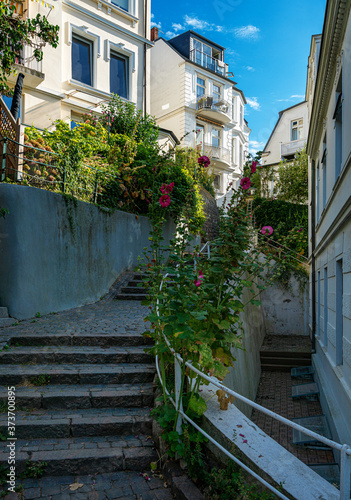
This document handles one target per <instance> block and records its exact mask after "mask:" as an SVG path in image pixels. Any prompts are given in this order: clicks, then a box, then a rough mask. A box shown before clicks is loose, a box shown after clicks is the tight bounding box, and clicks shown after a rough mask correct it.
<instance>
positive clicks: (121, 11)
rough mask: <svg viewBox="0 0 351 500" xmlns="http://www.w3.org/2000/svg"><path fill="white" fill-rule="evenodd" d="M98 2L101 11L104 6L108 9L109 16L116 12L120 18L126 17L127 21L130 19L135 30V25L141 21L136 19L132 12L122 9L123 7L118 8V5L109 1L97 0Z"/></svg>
mask: <svg viewBox="0 0 351 500" xmlns="http://www.w3.org/2000/svg"><path fill="white" fill-rule="evenodd" d="M96 2H97V4H98V9H99V10H102V6H104V7H106V8H107V13H108V14H111V13H112V12H115V13H116V14H119V15H120V16H122V17H125V18H126V19H128V20H129V21H130V22H131V23H132V25H133V28H134V26H135V24H136V23H137V22H138V21H139V19H138V18H137V17H135V16H134V15H133V14H131V13H130V12H127V11H126V10H124V9H122V8H121V7H118V5H114V4H113V3H111V2H108V1H107V0H96Z"/></svg>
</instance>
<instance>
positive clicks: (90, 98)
mask: <svg viewBox="0 0 351 500" xmlns="http://www.w3.org/2000/svg"><path fill="white" fill-rule="evenodd" d="M127 1H128V0H121V1H120V5H124V4H125V7H126V8H127V9H128V11H127V10H124V9H123V8H120V7H118V6H117V5H116V3H117V2H115V3H112V2H110V1H108V0H100V1H97V0H96V1H95V0H94V1H91V2H84V1H81V0H58V1H56V2H54V1H52V7H53V8H52V9H51V10H50V8H49V7H48V6H47V3H45V5H42V4H41V3H36V2H29V1H27V6H26V9H27V13H28V16H29V17H34V16H36V14H38V13H40V14H41V15H48V13H49V12H50V14H49V16H48V20H49V21H50V22H51V23H52V24H57V25H59V27H60V32H59V38H60V42H59V46H58V47H57V48H56V49H54V48H52V47H48V46H47V47H45V48H44V57H43V62H42V64H41V67H40V68H38V69H40V72H37V73H36V80H35V81H34V79H33V75H29V72H28V71H27V72H26V71H25V74H26V76H25V79H24V109H23V110H22V121H23V122H24V123H26V124H29V125H31V124H34V125H35V126H37V127H39V128H47V127H50V126H51V125H52V122H53V121H54V120H56V119H64V120H67V121H69V120H71V118H73V119H77V117H79V115H82V114H83V113H86V112H89V110H93V111H96V112H99V111H101V108H100V106H99V104H101V103H102V102H103V101H105V102H106V101H108V100H109V99H110V98H111V91H113V90H116V89H117V88H118V89H121V88H123V87H125V89H123V90H122V91H119V92H118V93H120V95H121V96H122V97H123V98H124V99H126V100H128V101H131V102H133V103H135V104H136V105H137V107H138V108H139V109H143V106H144V96H143V88H144V85H143V83H144V56H145V54H144V47H145V46H146V47H147V50H146V94H147V95H146V105H147V111H149V110H150V70H149V66H150V64H149V58H150V55H149V48H150V47H151V46H152V43H151V42H150V41H149V40H147V39H146V38H145V33H146V34H147V38H149V33H150V15H151V14H150V3H148V7H147V11H146V28H145V4H146V1H145V0H136V1H135V2H133V1H132V0H129V2H128V3H129V5H127ZM77 47H80V49H79V50H78V49H77ZM82 47H83V51H82ZM73 53H74V54H73ZM83 53H85V55H86V57H84V58H81V55H82V54H83ZM78 54H79V55H78ZM111 56H112V57H111ZM116 57H117V58H118V59H116ZM89 62H90V65H91V71H89V70H88V69H87V66H88V65H89ZM26 64H27V65H29V63H26ZM117 65H119V67H118V69H117ZM124 71H125V76H124V74H123V72H124ZM32 73H33V71H32ZM117 73H118V78H119V80H118V81H117V80H116V79H115V80H114V85H110V74H112V75H114V74H115V75H117ZM13 80H14V79H13ZM116 85H117V86H116ZM116 93H117V92H116ZM73 115H74V116H73Z"/></svg>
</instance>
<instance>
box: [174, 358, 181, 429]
mask: <svg viewBox="0 0 351 500" xmlns="http://www.w3.org/2000/svg"><path fill="white" fill-rule="evenodd" d="M174 377H175V402H176V409H177V410H178V408H179V410H180V411H181V412H182V411H183V403H182V394H181V389H182V368H181V366H180V363H179V361H178V359H177V358H174ZM176 431H177V432H178V434H182V416H181V414H180V413H178V417H177V424H176Z"/></svg>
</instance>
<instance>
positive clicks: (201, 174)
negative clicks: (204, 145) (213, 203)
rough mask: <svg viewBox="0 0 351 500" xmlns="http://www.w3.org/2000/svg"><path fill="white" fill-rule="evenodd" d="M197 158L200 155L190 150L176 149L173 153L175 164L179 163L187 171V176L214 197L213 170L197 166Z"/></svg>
mask: <svg viewBox="0 0 351 500" xmlns="http://www.w3.org/2000/svg"><path fill="white" fill-rule="evenodd" d="M199 156H201V153H200V152H199V151H197V150H195V149H192V148H182V147H177V148H176V151H175V160H176V162H177V163H181V164H182V165H183V166H184V168H186V169H187V171H188V172H189V175H190V176H191V177H193V178H194V179H195V180H196V182H197V183H198V184H199V185H200V186H202V187H204V188H205V189H206V190H207V191H208V192H209V193H210V194H211V195H212V196H213V197H214V196H215V190H214V187H213V180H214V177H215V176H214V173H213V170H212V169H211V168H210V167H204V166H201V165H199V163H198V161H197V160H198V158H199Z"/></svg>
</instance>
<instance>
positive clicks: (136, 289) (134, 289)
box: [121, 285, 146, 295]
mask: <svg viewBox="0 0 351 500" xmlns="http://www.w3.org/2000/svg"><path fill="white" fill-rule="evenodd" d="M121 293H123V294H125V293H126V294H133V295H134V294H137V295H140V294H142V295H144V294H145V293H146V290H145V288H143V287H140V286H129V285H128V286H124V287H123V288H122V289H121Z"/></svg>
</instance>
